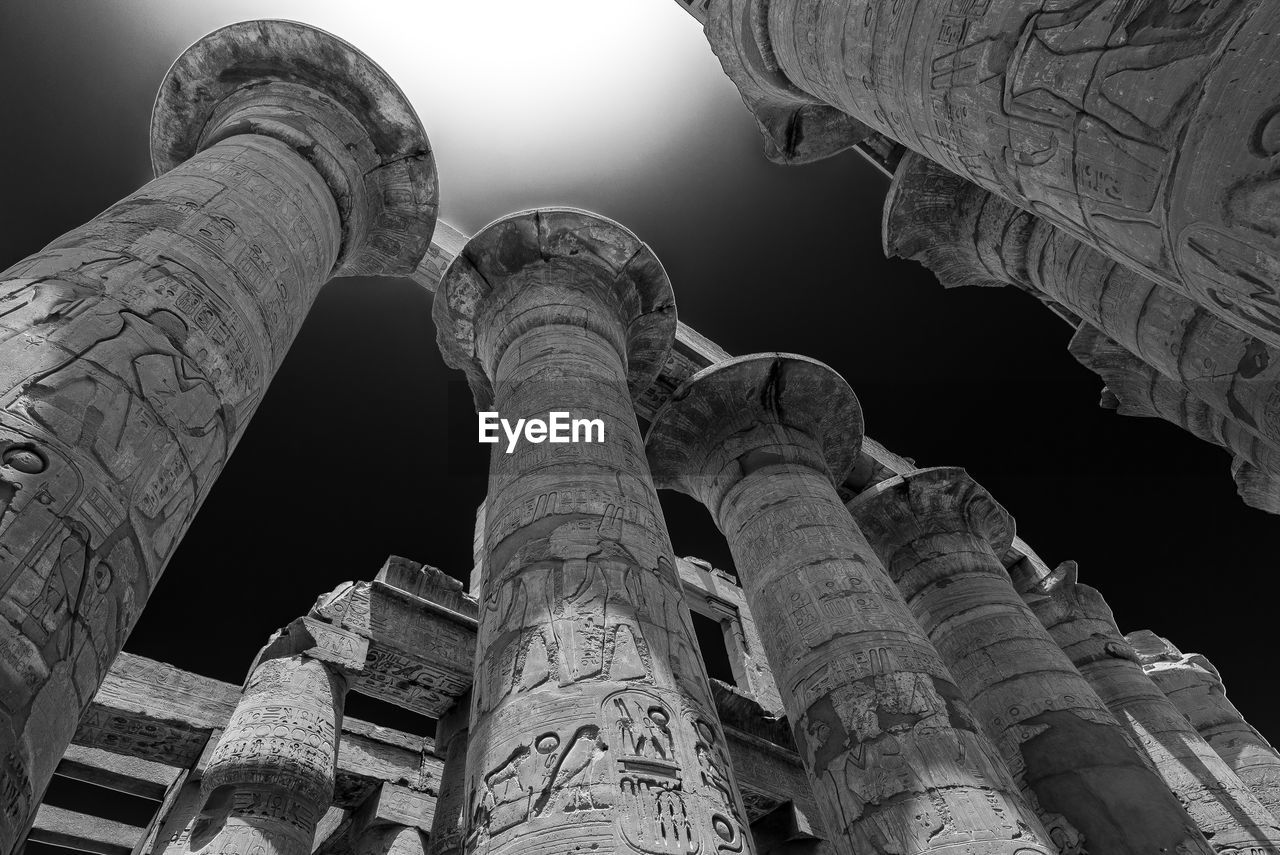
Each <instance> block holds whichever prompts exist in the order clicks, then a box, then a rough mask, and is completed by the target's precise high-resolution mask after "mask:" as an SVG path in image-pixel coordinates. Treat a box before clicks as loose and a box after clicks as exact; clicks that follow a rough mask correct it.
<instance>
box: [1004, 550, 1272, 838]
mask: <svg viewBox="0 0 1280 855" xmlns="http://www.w3.org/2000/svg"><path fill="white" fill-rule="evenodd" d="M1076 572H1077V571H1076V565H1075V562H1074V561H1067V562H1065V563H1063V564H1062V565H1060V566H1059V567H1058V568H1057V569H1056V570H1055V571H1054V572H1053V573H1052V574H1050V575H1049V576H1048V577H1047V578H1045V579H1043V580H1041V582H1040V584H1039V585H1038V586H1037V587H1036V588H1035V589H1033V590H1031V591H1029V592H1024V593H1023V599H1024V600H1025V601H1026V602H1027V604H1028V605H1029V606H1031V610H1032V611H1033V612H1035V615H1036V617H1037V618H1039V619H1040V622H1041V623H1042V624H1043V625H1044V627H1045V629H1047V630H1049V634H1050V635H1052V636H1053V640H1054V641H1055V642H1057V644H1058V646H1059V647H1061V648H1062V650H1063V652H1065V653H1066V654H1067V656H1068V657H1069V658H1070V659H1071V662H1072V664H1073V665H1075V666H1076V668H1077V669H1078V670H1079V671H1080V673H1081V674H1082V675H1083V676H1084V678H1085V679H1086V680H1088V681H1089V685H1091V686H1092V687H1093V688H1094V690H1095V691H1097V693H1098V697H1100V698H1102V701H1103V703H1105V704H1106V705H1107V707H1108V708H1109V709H1110V710H1111V712H1112V713H1113V714H1114V715H1115V717H1116V720H1117V721H1119V722H1120V724H1121V725H1123V726H1124V728H1125V729H1126V730H1128V731H1129V735H1130V736H1132V737H1133V739H1134V741H1135V742H1137V743H1138V745H1140V746H1142V748H1143V750H1144V751H1145V752H1146V754H1147V756H1148V757H1149V758H1150V759H1151V762H1152V763H1153V764H1154V765H1155V767H1156V771H1157V772H1159V773H1160V777H1162V778H1163V779H1164V781H1165V784H1167V785H1168V786H1169V789H1171V790H1173V792H1174V794H1175V795H1177V797H1178V800H1179V801H1181V802H1182V804H1183V805H1184V806H1185V807H1186V809H1187V813H1188V814H1190V816H1191V818H1192V819H1193V820H1195V822H1196V825H1198V826H1199V827H1200V830H1201V831H1202V832H1204V836H1205V838H1206V839H1208V840H1209V841H1210V843H1212V844H1213V848H1214V849H1216V850H1217V851H1219V852H1222V853H1237V852H1251V853H1258V854H1259V855H1261V853H1277V852H1280V826H1277V823H1276V819H1275V817H1273V816H1272V815H1271V814H1270V812H1268V810H1267V809H1266V808H1265V807H1264V806H1263V805H1262V804H1261V803H1260V802H1259V801H1258V799H1257V798H1256V797H1255V796H1254V795H1253V793H1252V792H1251V791H1250V790H1249V788H1248V787H1247V786H1246V785H1245V784H1244V782H1243V781H1241V780H1240V777H1239V776H1238V775H1237V774H1236V773H1235V772H1234V771H1233V770H1232V769H1231V767H1230V766H1228V765H1227V763H1226V761H1225V760H1223V759H1222V758H1221V757H1220V756H1218V754H1217V752H1215V751H1214V750H1213V748H1212V747H1210V745H1209V743H1208V742H1206V741H1205V740H1204V738H1203V737H1201V736H1200V734H1199V733H1197V732H1196V729H1195V728H1194V727H1192V726H1191V723H1190V722H1188V721H1187V718H1186V716H1184V715H1183V714H1182V713H1181V712H1180V711H1179V710H1178V708H1177V707H1176V706H1175V705H1174V703H1173V702H1172V701H1171V700H1169V698H1168V697H1167V696H1166V695H1165V694H1164V692H1162V691H1160V689H1159V688H1158V687H1157V686H1156V684H1155V682H1154V681H1152V679H1151V678H1150V677H1148V676H1147V675H1146V674H1145V673H1143V670H1142V666H1141V665H1140V664H1139V663H1138V654H1137V653H1136V652H1135V651H1134V649H1133V648H1132V647H1131V646H1130V645H1129V643H1128V642H1126V641H1125V640H1124V636H1123V635H1122V634H1121V632H1120V630H1119V629H1118V628H1117V627H1116V621H1115V616H1114V615H1113V614H1112V613H1111V609H1110V608H1109V607H1108V606H1107V603H1106V601H1105V600H1104V599H1103V598H1102V595H1101V594H1100V593H1098V591H1096V590H1095V589H1093V588H1090V587H1089V586H1087V585H1080V584H1077V582H1076Z"/></svg>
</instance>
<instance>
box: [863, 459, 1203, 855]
mask: <svg viewBox="0 0 1280 855" xmlns="http://www.w3.org/2000/svg"><path fill="white" fill-rule="evenodd" d="M849 510H850V512H851V513H852V514H853V517H854V519H855V520H857V523H858V525H859V526H860V527H861V529H862V531H863V533H864V534H865V535H866V537H867V538H868V540H870V542H871V543H872V545H873V546H874V547H875V548H876V551H877V552H878V553H879V555H880V558H881V560H883V561H884V563H885V566H886V567H887V568H888V571H889V575H890V576H891V577H892V578H893V580H894V582H896V583H897V585H898V588H899V589H901V591H902V593H903V595H904V596H905V597H906V599H907V602H908V603H909V604H910V606H911V610H912V611H913V612H914V613H915V616H916V617H917V618H918V619H919V621H920V623H921V624H922V625H923V626H924V628H925V630H926V631H927V632H928V633H929V638H930V639H931V640H932V641H933V644H934V646H935V647H937V649H938V652H939V653H941V654H942V658H943V660H944V661H945V662H946V663H947V665H948V666H949V667H950V669H951V673H952V674H954V675H955V678H956V682H957V684H958V685H959V686H960V689H961V691H963V692H964V694H965V696H966V697H967V698H968V699H969V702H970V703H971V704H972V706H973V709H974V712H975V713H976V714H977V719H978V721H979V722H980V724H981V725H982V727H983V728H984V729H985V730H986V732H987V734H988V735H989V736H990V737H991V739H992V740H993V741H994V742H995V743H996V745H997V746H998V747H999V749H1000V753H1001V754H1002V755H1003V756H1004V759H1005V762H1006V763H1007V764H1008V766H1009V769H1010V770H1011V771H1012V772H1013V775H1014V778H1015V779H1016V780H1017V781H1018V783H1019V785H1020V786H1021V787H1022V791H1023V793H1024V795H1025V796H1026V798H1027V800H1028V801H1029V802H1030V803H1031V804H1032V805H1033V807H1034V808H1035V809H1036V811H1037V812H1038V813H1039V815H1040V819H1041V821H1042V822H1043V823H1044V825H1045V827H1046V828H1048V829H1049V833H1050V835H1051V836H1052V839H1053V842H1054V843H1055V844H1056V845H1057V847H1058V849H1059V851H1060V852H1061V853H1062V855H1075V853H1103V852H1105V853H1107V855H1139V853H1144V855H1145V853H1150V852H1161V851H1163V852H1179V853H1198V855H1207V853H1211V852H1213V848H1212V847H1211V846H1210V845H1209V843H1208V842H1207V841H1206V840H1205V839H1204V836H1203V835H1202V834H1201V833H1200V831H1199V830H1198V829H1197V828H1196V827H1195V824H1194V823H1193V822H1192V820H1191V818H1190V817H1189V816H1188V815H1187V812H1186V811H1185V810H1184V809H1183V807H1182V806H1181V805H1180V804H1179V803H1178V800H1177V798H1175V797H1174V795H1173V793H1172V792H1171V791H1170V790H1169V788H1168V787H1167V786H1165V783H1164V781H1163V780H1161V778H1160V776H1159V775H1157V774H1156V772H1155V769H1154V768H1152V767H1151V765H1150V764H1149V762H1148V761H1147V759H1146V758H1145V757H1144V756H1143V755H1142V754H1141V753H1140V750H1139V749H1138V747H1137V746H1136V745H1135V744H1134V743H1133V741H1132V739H1131V738H1130V737H1129V734H1128V733H1127V732H1126V731H1125V730H1124V728H1122V727H1121V726H1120V725H1119V723H1117V722H1116V720H1115V717H1114V716H1112V715H1111V713H1110V711H1109V710H1108V709H1107V707H1106V705H1105V704H1104V703H1103V702H1102V700H1101V699H1100V698H1099V697H1098V695H1097V693H1096V692H1094V690H1093V689H1092V688H1091V687H1090V686H1089V683H1088V682H1087V681H1086V680H1085V679H1084V677H1082V676H1081V675H1080V672H1079V671H1077V670H1076V669H1075V666H1073V665H1072V664H1071V661H1070V660H1069V659H1068V658H1067V655H1066V654H1065V653H1063V652H1062V650H1061V648H1059V647H1058V645H1057V644H1056V643H1054V640H1053V638H1052V637H1051V636H1050V635H1049V633H1048V631H1047V630H1046V629H1045V628H1044V627H1043V626H1042V625H1041V624H1040V621H1039V620H1038V619H1037V618H1036V616H1035V615H1034V614H1033V613H1032V611H1031V609H1030V608H1028V607H1027V605H1026V604H1025V603H1024V602H1023V601H1022V598H1021V597H1020V596H1019V595H1018V592H1017V591H1015V590H1014V587H1013V583H1012V581H1011V580H1010V578H1009V574H1008V573H1007V572H1006V571H1005V569H1004V567H1003V566H1002V565H1001V562H1000V559H999V558H998V557H997V556H999V555H1002V554H1004V553H1005V552H1006V551H1007V550H1008V548H1009V545H1010V543H1011V541H1012V539H1013V520H1012V519H1011V518H1010V516H1009V515H1008V513H1006V512H1005V510H1004V508H1002V507H1000V505H998V504H997V503H996V502H995V500H994V499H992V498H991V496H990V495H989V494H988V493H987V492H986V491H985V490H983V489H982V487H980V486H979V485H978V484H977V483H976V482H974V481H973V479H971V478H970V477H969V476H968V475H967V474H966V473H965V471H964V470H963V469H956V468H935V469H921V470H917V471H915V472H913V473H910V474H908V475H905V476H900V477H897V478H893V479H891V480H889V481H884V482H882V483H880V484H878V485H876V486H875V487H873V488H871V489H869V490H867V491H865V492H864V493H862V494H861V495H859V496H858V497H856V498H855V499H854V500H853V501H852V502H850V503H849Z"/></svg>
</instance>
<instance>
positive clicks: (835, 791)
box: [647, 353, 1052, 853]
mask: <svg viewBox="0 0 1280 855" xmlns="http://www.w3.org/2000/svg"><path fill="white" fill-rule="evenodd" d="M861 438H862V414H861V410H860V408H859V406H858V402H857V399H856V398H855V397H854V395H853V392H852V390H851V389H849V387H848V384H846V383H845V382H844V379H843V378H842V377H840V375H838V374H836V373H835V372H834V371H832V370H831V369H830V368H828V367H827V366H825V365H822V364H821V363H818V362H815V361H813V360H810V359H806V358H804V357H798V356H793V355H790V354H780V353H774V354H759V355H755V356H748V357H741V358H738V359H733V360H730V361H728V362H724V363H721V364H719V365H717V366H714V367H712V368H709V369H706V370H704V371H702V372H699V373H698V374H696V375H694V377H693V378H692V379H691V380H690V381H689V382H688V383H686V384H685V385H684V386H682V387H681V388H680V389H679V390H677V391H676V393H675V395H673V396H672V399H671V401H670V402H669V403H668V404H667V405H666V407H664V409H663V410H662V411H660V412H659V413H658V415H657V416H656V417H655V418H654V423H653V426H652V428H651V429H650V431H649V435H648V437H647V445H648V453H649V459H650V465H651V467H652V469H653V472H654V477H655V479H656V480H657V482H658V483H659V484H660V485H662V486H664V487H669V488H673V489H677V490H680V491H681V492H685V493H688V494H689V495H691V496H694V497H695V498H697V499H698V500H699V501H701V502H703V503H704V504H705V505H706V506H707V508H708V509H709V510H710V511H711V514H712V517H713V518H714V519H715V520H716V523H717V525H718V526H719V527H720V530H721V531H722V532H724V534H725V536H726V538H727V539H728V541H729V547H730V550H731V551H732V553H733V557H734V563H735V565H736V567H737V570H738V573H739V575H740V578H741V579H742V581H743V590H744V591H745V592H746V595H747V600H748V602H749V603H750V604H751V611H752V613H753V614H754V615H755V618H756V620H757V621H759V623H760V627H761V637H762V642H763V644H764V648H765V652H766V653H767V655H768V659H769V663H770V664H771V665H772V666H773V671H774V674H775V676H776V678H777V680H778V687H779V689H780V690H781V693H782V700H783V704H784V705H785V707H786V709H787V713H788V717H789V719H790V721H791V724H792V728H793V732H794V735H795V741H796V744H797V746H798V747H799V750H800V756H801V757H802V758H803V760H804V763H805V768H806V770H807V771H808V773H809V779H810V782H811V783H812V786H813V790H814V794H815V795H816V797H817V799H818V805H819V808H820V810H821V812H822V816H823V821H824V825H826V827H827V828H828V831H829V833H830V835H831V840H832V841H833V842H834V843H835V845H836V848H837V850H838V851H842V852H849V853H854V852H863V851H877V852H880V851H893V852H917V853H919V852H941V851H944V850H950V849H953V848H957V847H960V848H965V849H968V850H970V851H980V852H986V853H996V852H1005V853H1015V852H1024V853H1033V852H1051V851H1052V848H1051V847H1050V845H1049V844H1048V838H1047V835H1046V833H1045V831H1044V829H1042V828H1041V827H1040V825H1039V823H1038V821H1037V820H1036V818H1035V816H1034V815H1033V814H1032V813H1031V812H1030V810H1029V809H1028V808H1027V806H1026V805H1024V804H1023V803H1022V801H1021V799H1020V798H1019V796H1018V794H1017V791H1016V787H1015V786H1014V783H1013V781H1012V779H1011V778H1010V777H1009V774H1008V773H1007V772H1006V771H1005V770H1004V769H1003V766H1002V764H1001V762H1000V759H999V757H998V756H997V755H996V753H995V749H994V748H993V747H992V746H991V744H990V742H989V741H988V740H987V739H986V738H985V737H983V735H982V734H981V733H980V732H979V731H978V729H977V726H976V724H975V723H974V721H973V719H972V717H971V716H970V714H969V712H968V709H967V705H966V703H965V701H964V698H963V697H962V696H961V694H960V692H959V690H958V689H957V688H956V686H955V684H954V683H953V682H952V679H951V677H950V675H949V674H948V673H947V669H946V667H945V666H944V665H943V663H942V661H941V660H940V659H939V658H938V655H937V653H936V652H935V651H934V649H933V647H932V645H931V644H930V643H929V640H928V638H926V637H925V634H924V632H923V631H922V630H921V629H920V627H919V625H918V624H917V623H916V620H915V618H914V617H913V616H912V614H911V612H910V611H909V610H908V608H907V605H906V603H904V602H903V600H902V597H901V595H900V594H899V593H898V591H897V590H896V589H895V588H894V586H893V584H892V583H891V582H890V581H889V579H888V577H886V576H885V574H884V570H883V569H882V567H881V566H880V563H879V561H878V560H877V559H876V557H875V554H874V553H873V552H872V549H871V547H870V546H869V545H868V544H867V542H866V540H865V539H864V538H863V537H862V536H861V534H860V533H859V532H858V529H857V528H856V527H855V526H854V525H852V523H851V521H850V519H849V515H848V513H847V512H846V510H845V507H844V505H843V504H842V503H841V500H840V496H839V495H838V494H837V493H836V490H835V486H834V485H835V484H836V483H838V482H839V481H840V480H842V478H843V476H844V474H845V473H846V472H847V471H848V470H849V468H850V467H851V466H852V465H853V462H854V460H855V458H856V456H857V450H858V444H859V442H860V441H861Z"/></svg>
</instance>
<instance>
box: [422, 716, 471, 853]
mask: <svg viewBox="0 0 1280 855" xmlns="http://www.w3.org/2000/svg"><path fill="white" fill-rule="evenodd" d="M470 729H471V693H470V692H467V694H465V695H464V696H462V697H461V698H458V700H457V702H456V703H455V704H454V705H453V707H452V708H450V710H449V711H448V712H446V713H445V714H444V715H442V716H441V717H440V718H439V720H438V722H437V724H436V752H437V753H438V754H442V755H443V756H444V769H443V770H441V772H440V786H439V788H438V792H437V794H436V812H435V815H434V816H433V817H432V818H431V837H430V838H429V839H428V841H427V855H462V852H463V851H464V849H465V843H466V839H465V836H466V828H467V819H466V813H467V781H466V777H467V744H468V736H469V732H470Z"/></svg>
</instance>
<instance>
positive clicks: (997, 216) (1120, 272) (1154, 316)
mask: <svg viewBox="0 0 1280 855" xmlns="http://www.w3.org/2000/svg"><path fill="white" fill-rule="evenodd" d="M884 246H885V253H886V254H887V255H889V256H901V257H905V258H911V259H914V260H916V261H919V262H920V263H922V264H924V265H925V266H926V267H928V268H929V269H930V270H932V271H933V272H934V273H936V274H937V276H938V278H939V280H940V281H941V282H942V284H943V285H945V286H947V287H954V286H958V285H1003V284H1012V285H1016V286H1018V287H1020V288H1024V289H1026V290H1028V291H1030V292H1032V293H1033V294H1036V295H1037V296H1040V297H1042V298H1045V299H1048V300H1050V301H1052V302H1054V303H1057V304H1058V305H1060V306H1062V307H1063V308H1065V309H1067V310H1069V311H1070V312H1071V313H1072V314H1074V315H1076V316H1077V317H1079V318H1081V319H1083V320H1085V321H1088V322H1089V323H1090V324H1092V325H1093V326H1094V327H1097V328H1098V329H1099V330H1100V331H1101V332H1102V333H1103V334H1104V335H1106V336H1107V337H1109V338H1111V339H1113V340H1114V341H1115V342H1117V343H1118V344H1120V345H1121V346H1122V347H1124V348H1125V350H1127V351H1129V352H1130V353H1132V354H1133V355H1134V356H1135V357H1138V358H1139V359H1141V360H1143V361H1144V362H1146V363H1147V364H1149V365H1150V366H1151V367H1152V368H1153V369H1155V370H1156V371H1158V372H1160V373H1161V374H1163V375H1164V376H1165V377H1167V378H1169V380H1171V381H1173V382H1175V383H1177V384H1179V385H1181V386H1183V387H1185V388H1186V389H1187V391H1188V393H1190V394H1192V395H1195V396H1196V397H1197V398H1200V399H1201V400H1203V401H1205V402H1206V403H1207V404H1208V405H1209V406H1211V407H1213V408H1214V409H1215V410H1217V411H1218V412H1220V413H1222V415H1223V417H1224V418H1228V419H1231V420H1233V421H1236V422H1239V424H1240V426H1241V427H1242V428H1243V429H1245V430H1248V431H1250V432H1251V433H1253V434H1254V435H1256V436H1258V437H1259V438H1261V439H1263V440H1264V441H1266V442H1269V443H1272V444H1276V445H1280V395H1278V394H1277V392H1276V390H1277V388H1278V387H1280V351H1278V350H1277V349H1276V348H1274V347H1271V346H1269V345H1267V344H1266V343H1265V342H1263V341H1261V340H1259V339H1258V338H1257V337H1256V336H1254V335H1252V334H1250V333H1248V332H1246V331H1242V330H1240V329H1238V328H1237V327H1236V326H1234V325H1233V324H1231V323H1228V322H1227V321H1224V320H1222V319H1221V318H1220V317H1218V316H1217V315H1215V314H1213V313H1212V312H1210V311H1207V310H1206V309H1204V308H1202V307H1201V306H1200V305H1199V304H1197V303H1196V302H1195V301H1193V300H1191V299H1189V298H1187V297H1185V296H1182V295H1181V294H1178V293H1177V292H1176V291H1173V290H1171V289H1169V288H1167V287H1164V286H1162V285H1158V284H1156V283H1154V282H1152V281H1150V280H1148V279H1146V278H1144V277H1142V276H1140V275H1138V274H1136V273H1134V272H1133V271H1132V270H1129V269H1127V268H1126V267H1124V266H1123V265H1121V264H1118V263H1117V262H1115V261H1114V260H1112V259H1110V258H1108V257H1107V256H1106V255H1104V254H1102V253H1100V252H1098V251H1097V250H1095V249H1093V248H1091V247H1089V246H1086V245H1085V244H1082V243H1081V242H1080V241H1079V240H1077V239H1076V238H1074V237H1072V236H1071V235H1070V234H1068V233H1066V232H1064V231H1063V230H1062V229H1059V228H1056V227H1054V226H1053V225H1052V224H1051V223H1049V222H1047V221H1046V220H1044V219H1042V218H1040V217H1037V216H1035V215H1034V214H1030V213H1028V212H1026V211H1024V210H1022V209H1020V208H1018V207H1016V206H1014V205H1012V204H1010V203H1009V202H1007V201H1006V200H1004V199H1002V198H1000V197H999V196H995V195H993V194H991V193H988V192H987V191H986V190H983V189H982V188H980V187H978V186H977V185H976V184H974V183H973V182H971V181H967V180H965V179H963V178H960V177H959V176H957V175H954V174H953V173H951V172H948V171H947V170H945V169H943V168H942V167H940V166H938V165H937V164H935V163H932V162H930V161H929V160H928V159H927V158H924V157H921V156H919V155H914V154H908V155H907V156H905V157H903V159H902V161H901V162H900V163H899V165H898V169H897V171H896V172H895V174H894V178H893V183H892V184H891V185H890V188H889V195H888V197H887V199H886V200H885V209H884Z"/></svg>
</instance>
